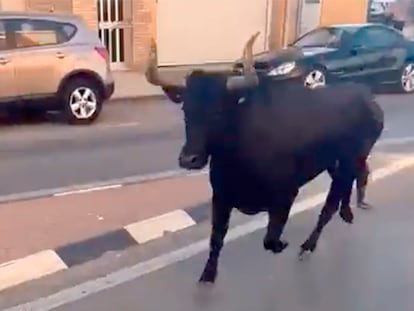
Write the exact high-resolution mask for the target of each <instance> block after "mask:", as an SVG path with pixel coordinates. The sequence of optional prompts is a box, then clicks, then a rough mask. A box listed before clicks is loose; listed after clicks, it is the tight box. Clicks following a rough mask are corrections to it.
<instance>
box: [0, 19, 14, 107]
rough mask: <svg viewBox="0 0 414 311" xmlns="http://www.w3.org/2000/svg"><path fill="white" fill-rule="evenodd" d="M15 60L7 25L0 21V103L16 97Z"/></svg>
mask: <svg viewBox="0 0 414 311" xmlns="http://www.w3.org/2000/svg"><path fill="white" fill-rule="evenodd" d="M14 65H15V60H14V55H13V49H12V45H11V42H10V38H9V36H8V33H7V31H6V25H5V22H4V21H3V20H0V102H2V101H8V100H10V99H13V98H14V97H16V96H17V95H18V94H17V89H16V87H17V84H16V80H15V70H14Z"/></svg>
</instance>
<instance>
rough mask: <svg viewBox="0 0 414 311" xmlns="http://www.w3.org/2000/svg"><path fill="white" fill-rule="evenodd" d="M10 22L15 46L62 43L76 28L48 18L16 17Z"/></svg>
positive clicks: (24, 46) (70, 36) (25, 46)
mask: <svg viewBox="0 0 414 311" xmlns="http://www.w3.org/2000/svg"><path fill="white" fill-rule="evenodd" d="M10 24H12V29H13V34H14V39H15V46H16V47H17V48H27V47H35V46H47V45H56V44H62V43H65V42H67V41H69V40H70V39H71V38H72V37H73V36H74V34H75V33H76V30H77V29H76V27H75V26H74V25H72V24H69V23H59V22H54V21H48V20H30V19H19V20H17V19H16V20H11V21H10Z"/></svg>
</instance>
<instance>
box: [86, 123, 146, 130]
mask: <svg viewBox="0 0 414 311" xmlns="http://www.w3.org/2000/svg"><path fill="white" fill-rule="evenodd" d="M140 125H141V123H140V122H125V123H107V124H105V123H104V124H99V125H96V126H95V127H94V128H95V129H110V128H117V127H135V126H140Z"/></svg>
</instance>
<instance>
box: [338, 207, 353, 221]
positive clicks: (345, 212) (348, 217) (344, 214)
mask: <svg viewBox="0 0 414 311" xmlns="http://www.w3.org/2000/svg"><path fill="white" fill-rule="evenodd" d="M339 216H340V217H341V218H342V220H343V221H344V222H346V223H347V224H352V223H353V222H354V214H353V213H352V210H351V207H349V206H348V207H342V208H341V210H340V211H339Z"/></svg>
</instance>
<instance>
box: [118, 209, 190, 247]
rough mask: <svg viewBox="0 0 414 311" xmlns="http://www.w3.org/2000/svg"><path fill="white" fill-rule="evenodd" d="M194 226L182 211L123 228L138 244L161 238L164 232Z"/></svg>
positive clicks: (188, 216)
mask: <svg viewBox="0 0 414 311" xmlns="http://www.w3.org/2000/svg"><path fill="white" fill-rule="evenodd" d="M194 225H196V222H195V221H194V220H193V219H192V218H191V217H190V215H188V214H187V213H186V212H185V211H184V210H175V211H172V212H170V213H166V214H163V215H160V216H157V217H153V218H149V219H146V220H144V221H140V222H137V223H135V224H130V225H128V226H125V227H124V229H125V230H126V231H128V233H129V234H130V235H131V236H132V237H133V238H134V239H135V241H137V242H138V243H139V244H143V243H146V242H148V241H151V240H154V239H157V238H161V237H162V236H163V235H164V233H165V232H176V231H179V230H183V229H185V228H188V227H191V226H194Z"/></svg>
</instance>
